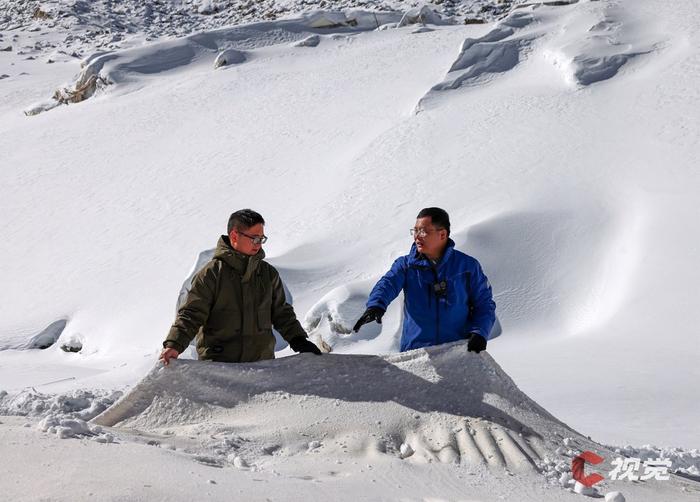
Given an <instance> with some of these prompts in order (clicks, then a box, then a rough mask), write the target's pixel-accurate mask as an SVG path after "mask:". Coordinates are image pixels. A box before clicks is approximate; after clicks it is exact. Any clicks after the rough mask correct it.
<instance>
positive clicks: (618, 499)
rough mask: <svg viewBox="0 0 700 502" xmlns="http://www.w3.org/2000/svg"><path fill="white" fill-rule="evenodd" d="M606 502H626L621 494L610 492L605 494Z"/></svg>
mask: <svg viewBox="0 0 700 502" xmlns="http://www.w3.org/2000/svg"><path fill="white" fill-rule="evenodd" d="M605 502H625V496H624V495H622V493H621V492H609V493H606V494H605Z"/></svg>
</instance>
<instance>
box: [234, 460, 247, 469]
mask: <svg viewBox="0 0 700 502" xmlns="http://www.w3.org/2000/svg"><path fill="white" fill-rule="evenodd" d="M233 466H234V467H235V468H236V469H241V470H246V469H248V467H249V466H248V462H246V461H245V460H243V459H242V458H241V457H234V458H233Z"/></svg>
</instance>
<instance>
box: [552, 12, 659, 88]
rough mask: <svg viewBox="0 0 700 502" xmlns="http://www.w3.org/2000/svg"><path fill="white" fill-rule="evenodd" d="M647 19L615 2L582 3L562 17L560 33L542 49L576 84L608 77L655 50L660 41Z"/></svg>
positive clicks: (567, 79)
mask: <svg viewBox="0 0 700 502" xmlns="http://www.w3.org/2000/svg"><path fill="white" fill-rule="evenodd" d="M650 23H651V21H650V20H649V19H639V18H638V17H637V16H636V15H635V14H634V13H633V12H630V11H629V10H626V9H624V8H623V7H622V6H621V5H620V4H619V2H601V3H600V5H595V4H582V5H580V6H578V8H577V9H576V10H575V11H574V12H573V13H572V15H571V16H569V17H568V18H567V19H565V20H564V23H563V26H562V28H561V30H560V34H559V35H558V36H557V37H556V38H555V39H554V40H553V41H552V42H551V43H550V44H549V45H550V47H549V48H548V49H546V50H545V56H546V57H548V58H549V59H550V60H551V61H552V62H553V63H554V64H555V65H556V66H557V67H558V68H559V69H560V70H561V71H562V72H563V73H564V79H565V80H566V81H567V82H568V83H570V84H572V85H576V86H587V85H590V84H594V83H596V82H600V81H603V80H608V79H610V78H612V77H614V76H615V75H617V73H618V72H619V71H620V69H621V68H622V67H623V66H624V65H625V64H627V63H629V62H630V61H632V60H633V59H634V58H636V57H638V56H642V55H646V54H650V53H652V52H655V51H658V50H660V49H661V48H662V47H663V41H662V40H661V38H660V37H659V35H658V34H656V33H655V32H654V30H653V27H652V26H651V25H650Z"/></svg>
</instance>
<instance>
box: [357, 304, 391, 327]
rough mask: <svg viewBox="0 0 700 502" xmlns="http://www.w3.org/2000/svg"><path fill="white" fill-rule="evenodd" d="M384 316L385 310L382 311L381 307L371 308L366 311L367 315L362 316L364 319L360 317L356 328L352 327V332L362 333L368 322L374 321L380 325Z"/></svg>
mask: <svg viewBox="0 0 700 502" xmlns="http://www.w3.org/2000/svg"><path fill="white" fill-rule="evenodd" d="M383 315H384V310H382V309H380V308H379V307H370V308H368V309H367V310H365V313H364V314H362V317H360V318H359V319H358V320H357V322H356V323H355V326H353V327H352V330H353V331H354V332H355V333H357V332H358V331H360V328H361V327H362V326H363V325H364V324H367V323H368V322H372V321H377V322H378V323H379V324H381V323H382V316H383Z"/></svg>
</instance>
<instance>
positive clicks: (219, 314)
mask: <svg viewBox="0 0 700 502" xmlns="http://www.w3.org/2000/svg"><path fill="white" fill-rule="evenodd" d="M241 323H242V319H241V313H240V312H239V311H238V310H233V309H220V310H212V312H211V313H210V314H209V319H207V323H206V327H205V335H206V336H207V337H211V338H225V337H231V336H237V335H239V334H240V332H241Z"/></svg>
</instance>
